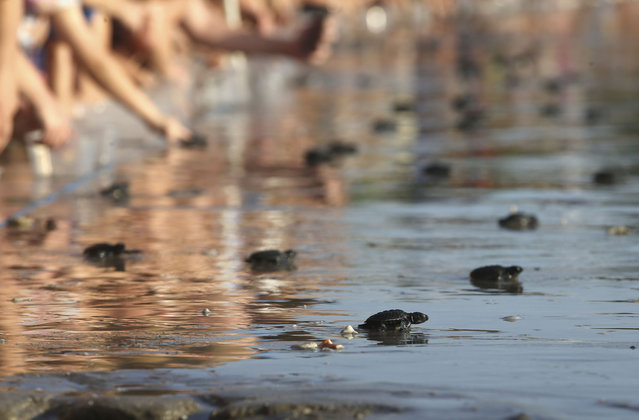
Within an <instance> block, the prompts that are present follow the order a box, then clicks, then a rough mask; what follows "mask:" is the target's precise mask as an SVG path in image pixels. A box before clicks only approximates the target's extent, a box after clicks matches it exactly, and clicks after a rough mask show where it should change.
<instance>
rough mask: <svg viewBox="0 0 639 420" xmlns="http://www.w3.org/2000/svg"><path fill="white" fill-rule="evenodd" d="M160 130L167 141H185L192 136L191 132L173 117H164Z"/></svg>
mask: <svg viewBox="0 0 639 420" xmlns="http://www.w3.org/2000/svg"><path fill="white" fill-rule="evenodd" d="M160 132H161V133H162V135H164V138H166V140H167V141H168V142H169V143H177V142H178V141H180V140H185V141H186V140H190V139H191V137H193V132H192V131H191V130H189V129H188V128H186V127H185V126H184V125H183V124H182V123H181V122H180V121H178V120H177V119H176V118H174V117H166V118H165V119H164V123H163V124H162V126H161V127H160Z"/></svg>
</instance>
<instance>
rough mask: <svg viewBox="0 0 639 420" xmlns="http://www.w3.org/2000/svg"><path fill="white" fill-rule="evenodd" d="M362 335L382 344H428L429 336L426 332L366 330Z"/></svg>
mask: <svg viewBox="0 0 639 420" xmlns="http://www.w3.org/2000/svg"><path fill="white" fill-rule="evenodd" d="M364 336H365V337H366V339H368V340H370V341H375V342H377V344H379V345H382V346H405V345H409V344H428V338H429V336H428V335H427V334H424V333H420V332H410V331H368V332H366V333H364Z"/></svg>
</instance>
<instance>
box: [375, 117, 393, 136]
mask: <svg viewBox="0 0 639 420" xmlns="http://www.w3.org/2000/svg"><path fill="white" fill-rule="evenodd" d="M373 131H374V132H376V133H391V132H393V131H397V123H396V122H395V121H393V120H391V119H387V118H378V119H376V120H375V121H373Z"/></svg>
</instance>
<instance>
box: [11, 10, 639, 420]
mask: <svg viewBox="0 0 639 420" xmlns="http://www.w3.org/2000/svg"><path fill="white" fill-rule="evenodd" d="M627 3H629V4H634V3H632V2H627ZM624 4H625V3H624ZM635 9H636V6H635V7H634V9H632V10H631V11H634V12H637V11H636V10H635ZM613 10H614V9H613V7H612V6H611V5H610V4H609V3H607V2H601V4H598V6H597V7H590V8H586V9H584V10H583V11H581V12H580V13H577V12H575V11H566V12H564V14H563V15H562V14H557V15H554V16H555V17H554V18H553V19H554V20H553V19H551V18H549V17H548V16H549V15H545V14H529V15H519V14H514V15H506V16H507V17H509V19H506V18H504V16H501V15H488V16H485V17H484V18H482V19H483V21H482V25H479V24H477V25H476V26H475V25H470V24H468V23H467V22H466V24H464V22H461V23H460V24H459V25H458V26H453V29H452V30H451V29H450V28H449V29H447V30H443V29H440V28H439V27H438V26H437V25H435V24H431V26H425V27H423V28H421V29H419V30H418V28H416V27H412V26H410V25H398V27H399V29H396V30H394V31H392V32H390V33H388V34H387V36H386V37H385V39H382V38H381V37H374V36H371V35H366V34H364V33H362V32H358V31H354V32H353V33H350V34H347V35H348V36H346V37H345V40H344V41H343V42H342V44H340V46H338V49H337V51H336V54H335V58H334V59H333V60H332V61H331V63H330V64H329V65H328V66H327V67H326V68H321V69H316V70H312V71H302V70H300V69H298V68H296V67H295V66H291V65H290V63H285V62H280V61H277V60H276V61H268V60H256V61H254V62H253V63H252V64H251V66H252V67H251V70H253V75H254V76H253V77H249V81H250V83H249V84H248V86H250V88H251V89H253V100H252V101H251V102H250V106H248V105H247V103H246V102H245V101H243V98H242V97H241V96H240V97H239V98H238V97H237V96H233V95H227V96H225V94H224V92H221V93H219V95H218V96H216V99H213V98H211V97H210V96H209V95H212V94H215V91H213V90H212V91H211V92H208V91H203V92H200V96H199V97H198V102H197V103H198V104H199V106H200V107H202V108H203V109H204V110H205V111H202V112H201V113H200V114H199V118H198V120H197V121H196V126H198V127H199V128H200V129H201V130H203V131H205V132H207V133H209V142H210V145H209V147H208V148H207V149H206V150H205V151H193V150H183V149H171V150H169V151H167V152H153V153H149V154H148V155H147V157H146V158H144V159H142V160H136V161H134V162H129V163H125V164H124V165H122V166H120V167H118V168H117V170H116V172H115V173H109V172H108V171H106V172H105V174H104V178H106V180H109V179H128V180H130V182H131V199H130V201H129V202H128V203H127V204H126V205H113V204H111V203H110V202H108V200H106V199H104V198H102V197H99V196H98V195H97V194H95V193H92V192H91V191H95V190H96V189H98V188H99V187H100V186H102V184H103V183H104V182H106V181H105V179H102V178H103V176H102V175H100V176H98V177H96V179H95V180H94V181H92V182H90V183H89V184H90V185H89V186H88V187H86V188H85V187H82V188H79V189H77V190H75V191H74V192H72V193H71V194H69V195H66V196H63V197H61V198H59V199H58V200H56V201H55V202H53V203H51V204H48V205H46V206H42V207H40V208H38V209H37V210H36V211H35V212H34V215H35V216H36V217H39V218H41V219H45V218H47V217H53V218H55V219H56V220H57V224H58V227H57V229H56V230H54V231H52V232H49V233H46V234H45V233H42V232H35V233H34V232H26V233H25V232H16V231H15V230H11V229H8V228H5V229H4V230H3V231H2V232H0V233H1V234H2V235H3V236H4V239H3V241H2V243H1V245H0V253H1V255H2V271H1V273H0V278H1V279H2V283H3V286H4V287H3V288H2V290H0V295H1V296H0V308H1V310H0V326H1V329H0V338H1V339H2V340H3V342H2V344H0V366H1V367H2V372H3V373H4V374H5V375H7V378H5V380H4V381H3V382H2V385H0V386H2V388H3V389H4V390H6V391H8V390H16V389H19V390H31V391H33V390H45V391H51V392H55V393H58V394H61V395H76V394H80V395H81V394H83V393H97V394H101V393H105V394H111V393H115V394H118V393H119V394H122V395H126V394H130V393H138V394H153V395H156V394H174V393H184V392H187V393H194V394H201V393H206V392H208V391H210V390H211V389H216V390H219V389H222V388H223V389H226V390H227V391H228V390H234V391H236V392H237V393H238V394H240V395H244V396H248V395H253V394H255V393H259V394H260V395H261V394H268V393H269V392H271V393H275V397H273V396H272V395H271V398H276V399H277V398H283V397H282V395H284V394H286V395H289V394H291V395H297V394H299V393H300V392H301V390H304V389H306V390H308V391H309V393H308V394H303V393H302V394H300V395H301V397H300V398H301V399H302V400H304V401H312V400H313V399H314V398H318V397H320V396H321V397H322V398H327V399H332V400H339V399H340V398H341V399H342V400H343V399H346V400H348V401H360V400H361V401H363V400H366V401H372V400H374V401H377V402H382V403H385V404H388V405H389V406H393V407H401V408H402V410H403V411H400V412H396V413H392V414H391V413H388V412H383V413H380V412H377V413H376V412H373V414H372V415H373V416H376V415H377V416H383V417H384V418H390V417H398V418H414V416H415V411H414V410H417V412H418V413H421V414H422V415H426V414H430V415H432V416H434V417H438V416H439V417H441V416H448V417H451V416H452V417H455V418H466V417H469V418H486V417H492V418H506V417H507V416H511V415H516V414H519V413H522V412H525V413H528V414H529V415H530V416H532V417H534V418H601V417H602V416H614V418H632V417H634V416H636V412H637V410H639V407H638V406H637V404H636V391H637V389H639V380H638V379H637V377H636V375H635V374H634V369H633V368H634V367H635V366H636V363H637V357H639V353H637V351H636V350H634V346H636V345H637V344H639V343H638V341H639V339H638V335H637V334H638V332H639V326H638V324H637V319H638V318H639V310H638V309H637V308H638V306H637V305H639V286H638V284H639V283H637V280H639V275H638V270H637V269H638V268H639V263H638V262H637V258H636V255H637V251H638V250H639V242H638V241H637V228H638V227H639V223H638V219H639V212H638V210H637V209H638V208H639V206H638V205H639V194H638V192H639V182H637V181H638V176H637V175H638V174H639V170H638V165H639V142H637V140H636V134H635V133H636V124H635V122H634V121H635V120H634V117H633V114H634V112H635V111H636V106H635V105H634V101H635V99H634V98H635V96H636V93H637V92H638V91H639V86H635V82H634V80H635V79H634V77H633V75H634V74H635V72H636V71H635V70H636V69H637V64H639V60H637V58H636V54H634V55H630V54H629V53H628V50H627V48H626V47H627V45H625V43H624V39H625V38H624V37H622V33H624V32H623V31H621V30H620V31H619V32H616V30H615V28H614V27H611V26H610V25H611V22H616V21H615V20H614V19H621V17H619V16H617V15H615V14H614V13H613ZM626 12H627V11H625V12H624V13H626ZM524 16H527V19H529V20H530V21H531V22H534V23H535V24H536V25H540V24H541V22H544V24H545V25H547V28H546V29H547V31H546V32H544V34H543V35H536V37H532V36H531V35H530V34H529V33H527V32H525V29H524V28H525V26H515V25H516V23H517V22H518V21H519V20H518V19H521V20H524ZM573 18H574V20H571V19H573ZM473 22H475V21H473ZM496 22H501V23H503V24H504V26H503V27H505V28H514V29H510V32H509V33H506V34H504V33H501V34H499V33H497V26H496ZM620 24H621V23H620ZM509 25H510V26H509ZM440 30H441V31H442V32H441V34H443V35H440V37H439V38H437V39H439V40H440V42H441V47H440V49H439V50H436V51H432V50H431V49H430V48H427V46H428V45H430V44H429V40H430V39H431V37H434V36H435V35H437V34H438V33H440V32H438V31H440ZM624 30H630V28H626V27H624ZM502 31H503V32H508V29H502ZM467 33H468V34H470V36H471V39H474V40H475V41H474V42H475V43H476V44H472V48H473V49H472V51H473V57H474V59H475V60H477V62H478V63H479V64H480V65H481V68H482V74H481V76H480V77H472V78H469V79H463V78H461V77H460V76H459V75H458V74H457V72H456V69H455V65H456V63H457V61H456V60H455V59H454V55H452V53H451V51H454V48H453V47H454V46H455V45H458V43H459V42H460V41H459V40H460V39H466V37H467ZM562 34H563V35H562ZM530 39H534V40H535V42H537V43H538V45H537V44H535V45H537V46H536V47H535V48H536V50H535V51H537V52H536V53H535V54H536V55H535V56H534V57H533V58H531V59H530V60H531V62H532V63H534V64H521V65H518V67H517V68H516V70H517V72H518V74H517V76H518V77H520V81H519V85H518V86H516V87H508V85H507V84H506V83H505V80H506V70H504V68H502V67H501V66H500V65H498V64H496V62H495V60H493V55H494V54H495V53H496V52H497V51H512V50H514V51H515V52H517V51H519V49H522V48H524V49H525V47H526V46H527V45H528V44H527V43H528V42H529V40H530ZM415 40H418V41H420V42H415ZM522 45H523V47H522ZM513 54H514V53H513ZM256 74H258V75H259V77H258V76H255V75H256ZM562 74H563V75H567V76H569V78H570V79H571V80H572V81H571V82H570V83H567V84H566V86H565V87H563V88H562V89H561V91H560V92H559V93H553V92H548V91H545V90H544V89H543V86H544V83H545V82H546V81H547V80H548V79H549V78H552V77H557V76H558V75H562ZM265 75H266V76H265ZM611 76H614V77H611ZM211 77H212V78H213V76H211ZM207 83H208V84H207ZM214 83H215V80H207V79H205V80H204V81H203V85H204V86H210V85H213V84H214ZM230 83H237V86H238V89H240V87H242V86H244V85H242V84H241V83H242V80H239V78H238V80H232V81H231V82H230ZM468 91H470V92H473V93H475V94H476V95H478V97H480V102H481V103H482V106H483V107H484V108H485V109H486V114H487V117H486V118H485V120H483V121H482V122H481V123H480V125H479V127H478V128H477V129H476V130H473V131H470V132H463V131H460V130H457V129H455V125H456V123H457V121H458V113H457V112H456V111H454V110H453V109H452V108H451V107H450V102H451V100H452V99H453V97H455V96H456V95H458V94H460V93H463V92H468ZM400 99H410V100H414V101H415V103H416V104H417V111H415V112H402V113H394V112H392V104H393V102H394V101H396V100H400ZM549 101H552V102H556V103H558V104H559V105H560V106H561V109H562V110H563V113H562V114H561V115H559V116H556V117H547V116H543V115H540V112H539V108H540V107H541V106H543V105H544V104H546V103H548V102H549ZM590 106H595V107H597V109H600V110H602V111H601V114H602V116H601V118H600V119H599V120H598V121H594V122H592V121H591V122H590V123H586V122H584V119H583V113H584V111H585V110H586V109H587V108H588V107H590ZM380 117H385V118H391V119H393V120H395V121H397V123H398V127H397V131H395V132H389V133H376V132H374V131H373V130H372V129H371V127H372V124H373V121H374V120H375V119H376V118H380ZM335 138H340V139H342V140H343V141H347V142H352V143H355V144H357V145H358V148H359V151H358V153H357V154H356V155H354V156H352V157H346V158H344V159H343V160H342V161H340V162H339V163H338V164H336V165H334V166H323V167H320V168H306V167H305V165H304V162H303V155H304V152H305V151H306V150H307V149H308V148H309V147H312V146H314V145H316V144H324V143H327V142H329V141H331V140H333V139H335ZM433 161H443V162H447V163H449V164H450V166H451V174H450V177H448V178H446V179H432V178H431V179H429V178H428V177H426V176H424V175H422V173H421V170H420V169H421V167H422V166H423V165H424V164H426V163H429V162H433ZM609 167H611V168H615V169H619V170H622V171H623V172H625V176H624V179H623V181H622V182H621V183H619V184H617V185H612V186H598V185H594V184H593V182H592V176H593V174H594V173H595V172H596V171H598V170H600V169H602V168H609ZM23 173H24V167H21V166H20V165H18V164H16V165H14V166H12V167H9V168H7V169H6V173H5V174H4V175H3V178H4V179H3V182H5V180H6V179H8V180H9V181H15V185H18V184H19V182H18V181H19V180H21V179H23V178H24V177H23V176H22V175H21V174H23ZM5 185H6V184H5ZM11 185H14V184H11ZM2 198H3V200H4V201H3V211H7V212H9V211H12V210H13V209H17V208H19V206H20V205H21V204H20V203H24V202H28V200H29V198H30V192H29V190H28V189H27V188H25V187H23V188H20V187H19V186H16V187H15V188H12V189H11V190H8V189H4V188H3V191H2ZM16 203H17V204H16ZM514 206H516V207H517V208H518V209H519V210H521V211H525V212H529V213H533V214H536V215H537V217H538V218H539V222H540V227H539V228H538V229H537V230H535V231H531V232H511V231H506V230H503V229H500V228H499V227H498V225H497V220H498V219H499V218H501V217H504V216H506V215H507V214H508V213H509V211H510V210H511V209H512V208H513V207H514ZM615 225H626V226H629V227H630V233H629V234H628V235H625V236H611V235H608V234H607V233H606V229H607V228H608V227H610V226H615ZM118 241H122V242H125V243H126V245H127V247H128V248H135V249H141V250H143V251H144V252H143V254H142V256H141V257H139V258H136V259H133V260H132V261H128V262H127V266H126V271H124V272H116V271H113V270H112V269H104V268H99V267H93V266H90V265H88V264H86V263H84V262H83V261H82V257H81V255H82V250H83V249H84V247H85V246H87V245H89V244H92V243H96V242H118ZM265 248H277V249H289V248H292V249H295V250H297V252H298V264H297V265H298V267H299V269H298V270H297V271H295V272H291V273H288V272H287V273H274V274H255V273H251V272H250V270H249V269H248V267H247V265H246V263H245V262H244V261H243V260H244V258H246V257H247V256H248V254H250V253H251V252H252V251H254V250H258V249H265ZM490 264H502V265H520V266H522V267H523V268H524V272H523V273H522V274H521V276H520V280H521V281H522V283H523V287H524V292H523V293H522V294H510V293H503V292H500V291H496V290H481V289H478V288H476V287H474V286H472V285H471V284H470V282H469V279H468V273H469V272H470V271H471V270H472V269H474V268H476V267H479V266H483V265H490ZM205 308H208V309H209V310H210V311H211V313H210V314H209V315H208V316H205V315H204V314H202V310H203V309H205ZM392 308H401V309H404V310H406V311H423V312H426V313H427V314H428V315H429V316H430V320H429V321H428V322H427V323H425V324H421V325H416V326H413V327H412V329H411V332H410V333H409V334H403V335H402V334H400V335H375V334H368V333H366V332H364V331H361V332H360V334H358V335H357V336H356V337H354V338H352V339H347V338H345V337H342V336H341V335H340V331H341V329H342V328H343V327H344V326H346V325H348V324H351V325H353V326H357V324H359V323H361V322H362V321H363V320H364V319H366V318H367V317H368V316H369V315H371V314H373V313H375V312H377V311H380V310H384V309H392ZM512 321H514V322H512ZM326 338H330V339H332V340H333V341H334V342H336V343H338V344H342V345H344V349H343V350H341V351H337V352H304V351H296V350H292V349H291V346H292V345H294V344H301V343H303V342H306V341H315V342H320V341H321V340H324V339H326ZM146 369H156V370H152V371H147V370H146ZM102 371H115V372H111V373H106V372H105V373H88V372H102ZM58 372H78V373H77V374H74V375H70V376H68V375H67V376H64V375H58V374H57V373H58ZM23 374H27V376H19V377H15V375H23ZM33 374H38V375H37V376H33ZM40 374H52V375H44V376H41V375H40ZM11 376H14V377H11ZM296 393H297V394H296Z"/></svg>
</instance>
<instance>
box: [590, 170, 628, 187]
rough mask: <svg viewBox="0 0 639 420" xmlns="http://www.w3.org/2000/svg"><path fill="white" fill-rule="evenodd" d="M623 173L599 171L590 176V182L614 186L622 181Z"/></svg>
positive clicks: (618, 171)
mask: <svg viewBox="0 0 639 420" xmlns="http://www.w3.org/2000/svg"><path fill="white" fill-rule="evenodd" d="M623 178H624V173H623V171H620V170H617V169H601V170H599V171H597V172H595V173H594V174H593V175H592V182H594V183H595V184H597V185H615V184H619V183H621V182H622V181H623Z"/></svg>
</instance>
